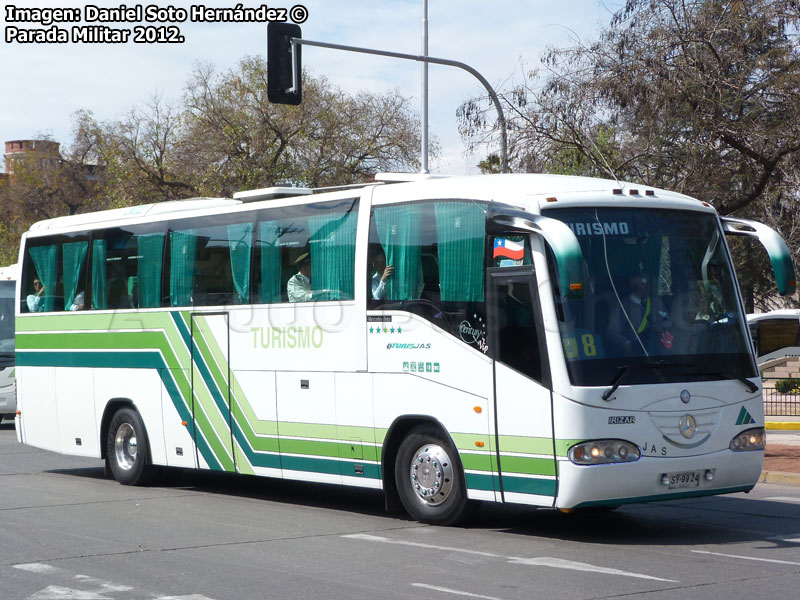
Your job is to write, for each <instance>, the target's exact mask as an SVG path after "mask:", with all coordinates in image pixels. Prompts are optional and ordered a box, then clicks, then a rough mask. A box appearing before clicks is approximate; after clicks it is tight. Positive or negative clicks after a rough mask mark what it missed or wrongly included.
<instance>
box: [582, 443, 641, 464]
mask: <svg viewBox="0 0 800 600" xmlns="http://www.w3.org/2000/svg"><path fill="white" fill-rule="evenodd" d="M567 456H568V457H569V459H570V460H571V461H572V462H574V463H575V464H576V465H606V464H611V463H623V462H633V461H634V460H639V457H640V456H641V453H640V452H639V447H638V446H637V445H636V444H631V443H630V442H626V441H623V440H595V441H593V442H582V443H580V444H576V445H574V446H573V447H572V448H570V449H569V451H568V452H567Z"/></svg>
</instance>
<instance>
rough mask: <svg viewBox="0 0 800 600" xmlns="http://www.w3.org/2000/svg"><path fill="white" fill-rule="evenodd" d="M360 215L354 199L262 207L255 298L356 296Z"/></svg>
mask: <svg viewBox="0 0 800 600" xmlns="http://www.w3.org/2000/svg"><path fill="white" fill-rule="evenodd" d="M357 215H358V201H357V200H354V199H347V200H339V201H335V202H326V203H317V204H304V205H299V206H290V207H285V208H273V209H266V210H263V211H261V212H260V213H259V218H258V223H257V224H256V229H255V233H254V240H255V241H254V243H253V245H254V253H253V260H254V262H253V301H254V302H256V303H264V304H273V303H282V302H322V301H326V300H353V299H354V298H355V248H356V222H357ZM309 279H310V282H309V281H308V280H309Z"/></svg>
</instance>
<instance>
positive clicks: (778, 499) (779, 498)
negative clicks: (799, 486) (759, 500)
mask: <svg viewBox="0 0 800 600" xmlns="http://www.w3.org/2000/svg"><path fill="white" fill-rule="evenodd" d="M764 500H775V501H776V502H794V503H795V504H800V498H795V497H792V496H772V497H770V498H764Z"/></svg>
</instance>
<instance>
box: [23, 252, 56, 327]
mask: <svg viewBox="0 0 800 600" xmlns="http://www.w3.org/2000/svg"><path fill="white" fill-rule="evenodd" d="M30 255H31V259H32V260H33V266H34V267H36V274H37V275H38V276H39V281H40V282H41V283H42V287H44V294H43V296H42V298H41V300H40V301H39V302H38V303H36V304H35V306H36V311H50V310H53V309H54V308H55V304H56V297H55V291H56V284H57V283H58V246H56V245H55V244H51V245H49V246H39V247H38V248H31V249H30ZM31 310H33V309H31Z"/></svg>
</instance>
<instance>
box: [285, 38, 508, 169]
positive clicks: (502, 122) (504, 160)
mask: <svg viewBox="0 0 800 600" xmlns="http://www.w3.org/2000/svg"><path fill="white" fill-rule="evenodd" d="M289 42H290V44H291V47H292V55H294V53H295V50H294V49H295V44H298V45H304V46H316V47H318V48H330V49H331V50H345V51H346V52H360V53H361V54H376V55H378V56H388V57H390V58H402V59H404V60H416V61H417V62H424V63H433V64H435V65H445V66H448V67H458V68H459V69H464V70H465V71H467V72H468V73H470V74H472V75H473V76H474V77H475V78H476V79H477V80H478V81H480V82H481V84H483V87H484V88H486V91H487V92H488V93H489V98H491V100H492V102H493V103H494V107H495V109H496V110H497V123H498V125H499V126H500V169H501V171H502V172H503V173H508V143H507V138H506V117H505V115H504V114H503V107H502V106H500V100H499V99H498V98H497V94H496V93H495V91H494V90H493V89H492V86H491V85H489V82H488V81H486V78H485V77H484V76H483V75H481V74H480V73H478V71H476V70H475V69H473V68H472V67H470V66H469V65H467V64H465V63H462V62H459V61H457V60H449V59H446V58H435V57H433V56H419V55H416V54H403V53H400V52H388V51H386V50H374V49H371V48H359V47H357V46H343V45H341V44H329V43H327V42H315V41H313V40H305V39H303V38H298V37H292V38H290V39H289ZM294 87H295V89H297V87H298V84H297V82H295V84H294Z"/></svg>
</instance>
